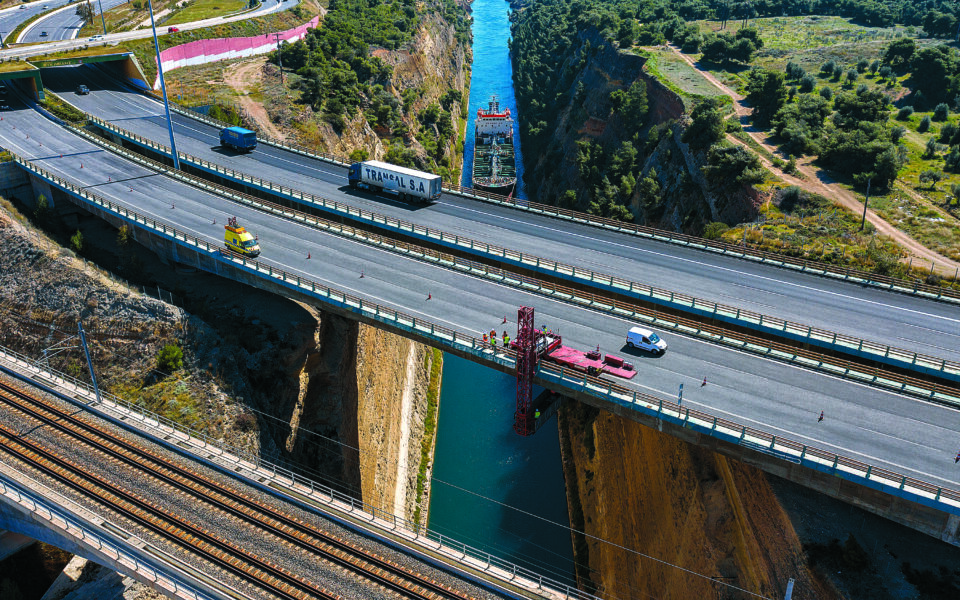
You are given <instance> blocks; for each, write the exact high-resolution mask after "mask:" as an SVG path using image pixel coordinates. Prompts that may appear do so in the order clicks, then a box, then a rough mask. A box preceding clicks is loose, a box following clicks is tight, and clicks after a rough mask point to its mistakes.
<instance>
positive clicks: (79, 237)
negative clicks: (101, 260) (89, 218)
mask: <svg viewBox="0 0 960 600" xmlns="http://www.w3.org/2000/svg"><path fill="white" fill-rule="evenodd" d="M70 247H71V248H73V251H74V252H80V251H81V250H83V234H82V233H80V230H79V229H78V230H76V231H75V232H74V234H73V235H71V236H70Z"/></svg>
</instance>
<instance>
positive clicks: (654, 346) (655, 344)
mask: <svg viewBox="0 0 960 600" xmlns="http://www.w3.org/2000/svg"><path fill="white" fill-rule="evenodd" d="M627 346H630V347H631V348H637V349H639V350H646V351H647V352H650V353H651V354H653V355H654V356H659V355H661V354H663V353H664V352H665V351H666V349H667V342H665V341H664V340H663V338H661V337H660V336H659V335H657V334H656V333H654V332H653V331H651V330H649V329H646V328H644V327H631V328H630V331H628V332H627Z"/></svg>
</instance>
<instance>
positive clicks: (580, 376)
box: [11, 153, 960, 555]
mask: <svg viewBox="0 0 960 600" xmlns="http://www.w3.org/2000/svg"><path fill="white" fill-rule="evenodd" d="M11 154H12V156H13V158H14V160H16V162H17V163H18V164H19V165H21V166H22V167H23V168H24V169H27V170H28V171H31V172H33V173H35V174H37V175H38V176H40V177H43V178H45V179H47V180H48V181H50V182H52V183H54V184H56V185H57V186H58V187H60V188H61V189H63V190H64V191H67V192H68V193H71V194H73V195H75V196H77V197H79V198H82V199H84V200H86V201H87V202H90V203H91V204H93V205H94V206H96V207H98V208H101V209H104V210H108V211H110V212H112V213H113V214H114V215H116V216H118V217H120V218H121V219H123V220H125V221H129V222H132V223H134V224H136V225H138V226H140V227H145V228H147V229H150V230H152V231H154V232H155V233H157V234H161V235H163V236H164V237H167V238H170V239H171V240H172V241H174V242H175V243H177V244H181V245H184V246H186V247H189V248H191V249H193V250H194V251H197V252H203V253H206V254H207V255H208V256H209V257H211V258H213V259H214V260H215V261H216V262H217V263H222V264H230V265H232V266H233V267H234V268H238V269H240V270H243V271H246V272H248V273H251V274H254V275H256V276H258V277H261V278H266V279H268V280H270V281H272V282H274V283H277V284H280V285H282V286H284V287H287V288H290V289H293V290H296V291H298V292H300V293H303V294H306V295H310V296H311V297H313V298H314V299H316V300H320V301H322V302H325V303H327V304H330V305H331V306H334V307H337V308H339V309H341V310H346V311H350V312H354V313H358V314H362V315H364V316H366V317H367V318H370V319H372V320H376V321H380V322H383V323H384V324H389V325H390V326H392V327H394V328H395V329H399V330H403V331H407V332H409V333H410V334H411V335H417V336H419V337H420V338H422V339H424V340H426V341H427V343H428V344H430V345H433V346H434V347H437V348H441V349H449V350H453V351H457V352H462V353H465V354H470V355H473V356H474V357H475V359H477V360H478V361H479V362H485V363H488V364H489V363H494V364H499V365H503V366H505V367H507V368H513V369H515V365H516V355H515V353H514V352H512V351H510V350H508V349H504V348H502V347H498V348H490V346H489V345H488V344H484V343H483V342H482V341H481V340H479V339H477V338H475V337H473V336H471V335H468V334H464V333H461V332H459V331H456V330H454V329H451V328H448V327H444V326H442V325H436V324H434V323H433V322H431V321H429V320H426V319H422V318H418V317H414V316H412V315H407V314H405V313H402V312H400V311H397V310H394V309H392V308H389V307H384V306H381V305H379V304H376V303H374V302H370V301H368V300H364V299H363V298H360V297H358V296H353V295H351V294H347V293H345V292H342V291H339V290H336V289H334V288H330V287H328V286H325V285H323V284H318V283H317V282H315V281H313V280H311V279H309V278H305V277H301V276H299V275H295V274H292V273H288V272H286V271H284V270H282V269H277V268H274V267H272V266H271V265H266V264H262V263H260V262H259V261H256V260H252V259H248V258H245V257H242V256H237V255H228V254H227V253H226V252H225V251H223V250H221V249H220V248H219V247H215V246H213V245H211V244H210V243H208V242H205V241H203V240H200V239H198V238H195V237H193V236H190V235H188V234H186V233H185V232H181V231H179V230H177V229H176V228H174V227H171V226H168V225H166V224H165V223H162V222H158V221H156V220H155V219H152V218H148V217H146V216H143V215H140V214H139V213H136V212H135V211H131V210H129V209H126V208H124V207H122V206H119V205H117V204H115V203H113V202H110V201H109V200H106V199H105V198H102V197H100V196H98V195H97V194H94V193H92V192H90V191H89V190H86V189H83V188H80V187H79V186H77V185H75V184H73V183H71V182H69V181H66V180H64V179H62V178H60V177H58V176H56V175H53V174H51V173H48V172H46V171H45V170H43V169H41V168H40V167H38V166H36V165H34V164H33V163H31V162H30V161H28V160H26V159H24V158H22V157H20V156H18V155H16V154H13V153H11ZM537 378H538V380H539V382H540V383H542V384H549V383H553V384H557V385H562V386H563V387H566V388H568V389H570V390H576V391H578V392H581V393H584V394H588V395H591V396H593V397H595V398H597V399H599V400H603V401H607V402H612V403H614V404H618V405H621V406H624V407H627V408H629V409H632V410H636V411H639V412H641V413H644V414H646V415H648V416H651V417H654V418H657V419H661V420H664V421H668V422H671V423H673V424H675V425H679V426H682V427H689V428H693V429H696V430H698V431H701V432H703V433H706V434H708V435H711V436H714V437H717V438H719V439H724V440H727V441H732V442H734V443H737V444H740V443H741V442H746V443H749V444H753V445H756V444H760V445H762V446H764V447H766V448H767V449H768V450H769V451H770V452H772V453H776V452H783V453H786V454H788V455H791V456H795V457H796V458H797V459H798V460H799V461H800V463H801V464H802V465H804V466H806V467H809V468H811V469H815V470H817V471H821V472H826V473H830V474H833V475H837V476H840V477H843V478H845V479H848V480H850V481H854V482H857V483H860V484H862V485H866V486H868V487H871V488H874V489H881V490H882V491H884V492H886V493H889V494H892V495H895V496H899V497H903V498H906V499H908V500H911V501H913V502H917V503H919V504H923V505H925V506H930V507H933V508H936V509H937V510H941V511H943V512H947V513H950V514H954V515H960V490H955V489H951V488H945V487H942V486H936V485H934V484H931V483H928V482H925V481H923V480H920V479H916V478H913V477H909V476H907V475H903V474H901V473H897V472H895V471H890V470H888V469H883V468H881V467H875V466H873V465H870V464H867V463H864V462H861V461H858V460H855V459H852V458H848V457H845V456H842V455H839V454H835V453H832V452H829V451H826V450H821V449H819V448H816V447H815V446H809V445H806V444H802V443H800V442H796V441H793V440H791V439H789V438H784V437H779V436H776V435H773V434H770V433H767V432H765V431H762V430H760V429H756V428H753V427H747V426H746V425H740V424H739V423H737V422H735V421H731V420H729V419H723V418H720V417H717V416H713V415H710V414H709V413H706V412H703V411H698V410H691V409H689V408H685V407H682V406H680V405H679V404H674V403H673V402H670V401H665V400H662V399H660V398H656V397H654V396H652V395H649V394H646V393H643V392H638V391H635V390H631V389H629V388H625V387H623V386H621V385H618V384H615V383H612V382H609V381H606V380H603V379H599V378H597V377H592V376H590V375H587V374H584V373H580V372H578V371H571V370H569V369H565V368H563V367H560V366H558V365H554V364H551V363H545V362H541V363H540V364H539V366H538V370H537ZM674 415H675V416H674ZM259 462H260V461H259V459H257V464H259ZM311 489H312V488H311ZM464 554H465V555H466V554H467V553H466V552H464ZM483 554H484V553H483V552H480V555H483Z"/></svg>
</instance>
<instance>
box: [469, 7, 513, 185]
mask: <svg viewBox="0 0 960 600" xmlns="http://www.w3.org/2000/svg"><path fill="white" fill-rule="evenodd" d="M470 7H471V9H472V10H473V72H472V74H471V79H470V103H469V105H468V106H469V116H468V117H467V134H466V138H465V139H464V144H463V175H462V177H461V180H460V185H463V186H467V187H472V183H471V174H472V173H473V145H474V144H473V124H474V121H476V119H477V109H478V108H487V103H488V102H490V99H491V97H492V96H497V98H498V99H499V101H500V106H501V108H509V109H510V114H511V115H512V116H513V143H514V148H513V150H514V154H515V156H516V160H517V189H516V191H515V192H514V194H513V195H514V196H515V197H517V198H526V197H527V193H526V188H525V187H524V185H523V153H522V152H521V150H520V122H519V120H518V119H517V99H516V97H515V96H514V95H513V75H512V74H513V65H512V63H511V62H510V47H509V46H508V45H507V42H508V41H509V39H510V4H508V3H507V0H474V1H473V3H472V4H471V5H470Z"/></svg>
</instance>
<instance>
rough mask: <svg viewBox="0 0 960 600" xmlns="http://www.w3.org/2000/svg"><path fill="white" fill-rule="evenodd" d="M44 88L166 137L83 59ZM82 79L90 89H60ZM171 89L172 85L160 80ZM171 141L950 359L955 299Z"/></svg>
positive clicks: (181, 127) (460, 228) (496, 237)
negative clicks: (383, 192) (368, 185)
mask: <svg viewBox="0 0 960 600" xmlns="http://www.w3.org/2000/svg"><path fill="white" fill-rule="evenodd" d="M52 71H53V73H52V75H54V76H52V77H48V78H45V81H46V80H47V79H49V80H50V84H49V85H48V88H49V89H51V90H52V91H54V92H58V93H63V94H65V95H66V97H67V99H68V100H69V101H70V102H73V103H74V104H76V105H77V106H79V107H80V108H81V109H83V110H86V111H88V112H90V113H91V114H95V115H97V116H100V117H101V118H104V119H106V120H109V121H111V122H113V123H115V124H117V125H119V126H121V127H123V128H125V129H128V130H130V131H133V132H134V133H137V134H139V135H142V136H144V137H147V138H150V139H154V140H156V141H159V142H160V143H164V144H167V145H169V137H168V134H167V129H166V125H165V121H164V120H163V117H162V113H163V111H162V105H160V104H159V103H157V102H155V101H154V100H152V99H150V98H147V97H144V96H142V95H140V94H138V93H135V92H133V91H131V90H128V89H127V88H126V87H125V86H123V85H122V84H120V83H118V82H116V81H115V80H113V79H112V78H110V77H109V76H107V75H106V74H104V73H103V72H102V71H100V70H98V69H95V68H91V67H80V68H76V67H63V68H57V69H53V70H52ZM81 82H83V83H86V84H87V85H89V86H90V87H91V90H92V93H91V94H90V96H87V97H79V96H75V95H73V94H72V93H71V92H72V90H73V89H74V88H75V87H76V84H77V83H81ZM171 93H173V94H176V88H175V87H174V88H172V89H171ZM174 118H175V131H176V134H177V140H178V141H177V145H178V148H179V150H180V151H182V152H186V153H188V154H192V155H194V156H199V157H201V158H204V159H206V160H210V161H214V162H216V163H218V164H222V165H225V166H228V167H230V168H233V169H236V170H238V171H242V172H245V173H249V174H252V175H255V176H258V177H264V178H266V179H270V180H271V181H274V182H276V183H279V184H282V185H286V186H290V187H293V188H297V189H302V190H305V191H308V192H311V193H314V194H318V195H322V196H325V197H328V198H333V199H336V200H338V201H341V202H347V203H350V204H352V205H355V206H359V207H361V208H364V209H367V210H371V211H375V212H378V213H381V214H387V215H389V216H392V217H396V218H400V219H405V220H408V221H412V222H415V223H417V224H420V225H425V226H429V227H434V228H436V229H441V230H444V231H447V232H450V233H455V234H459V235H464V236H468V237H472V238H474V239H478V240H480V241H483V242H488V243H491V244H496V245H499V246H504V247H508V248H511V249H514V250H520V251H523V252H529V253H532V254H536V255H539V256H542V257H545V258H550V259H556V260H560V261H562V262H567V263H570V264H576V265H577V266H580V267H585V268H591V269H593V270H595V271H597V272H601V273H606V274H612V275H617V276H620V277H624V278H628V279H632V280H634V281H638V282H641V283H646V284H650V285H654V286H658V287H661V288H666V289H671V290H674V291H677V292H682V293H687V294H691V295H694V296H697V297H699V298H703V299H706V300H711V301H715V302H720V303H723V304H728V305H734V306H738V307H740V308H744V309H747V310H753V311H756V312H760V313H763V314H766V315H770V316H775V317H779V318H782V319H788V320H791V321H795V322H799V323H805V324H809V325H813V326H816V327H821V328H824V329H828V330H832V331H836V332H839V333H844V334H847V335H852V336H856V337H861V338H864V339H868V340H872V341H876V342H880V343H884V344H887V345H891V346H896V347H901V348H906V349H909V350H912V351H916V352H921V353H924V354H930V355H934V356H939V357H942V358H947V359H951V360H960V310H958V309H957V308H956V307H955V306H950V305H945V304H942V303H937V302H932V301H928V300H924V299H920V298H913V297H909V296H905V295H900V294H893V293H888V292H884V291H882V290H877V289H872V288H864V287H861V286H857V285H852V284H847V283H844V282H837V281H833V280H828V279H824V278H819V277H815V276H811V275H804V274H798V273H795V272H793V271H786V270H783V269H778V268H776V267H772V266H768V265H757V264H754V263H752V262H748V261H742V260H737V259H735V258H731V257H724V256H716V255H713V254H709V253H704V252H698V251H696V250H693V249H687V248H682V247H677V246H672V245H669V244H664V243H659V242H655V241H650V240H643V239H639V238H635V237H631V236H627V235H624V234H618V233H616V232H607V231H602V230H598V229H596V228H592V227H588V226H583V225H577V224H569V223H565V222H562V221H558V220H556V219H549V218H546V217H539V216H537V215H530V214H525V213H521V212H518V211H515V210H510V209H507V208H501V207H497V206H492V205H489V204H485V203H482V202H478V201H473V200H470V199H465V198H461V197H459V196H454V195H449V194H445V195H444V196H443V197H442V198H441V200H440V202H438V203H436V204H433V205H430V206H411V205H406V204H402V203H398V202H394V201H392V200H391V199H388V198H385V197H377V196H373V195H370V194H367V193H365V192H355V191H352V190H349V189H348V188H346V187H345V184H346V173H345V170H344V169H342V168H339V167H337V166H335V165H330V164H326V163H323V162H320V161H316V160H312V159H309V158H306V157H302V156H299V155H297V154H295V153H292V152H287V151H284V150H280V149H277V148H273V147H271V146H267V145H265V144H261V145H260V146H259V147H258V148H257V150H256V151H255V152H253V153H251V154H249V155H243V154H241V155H238V154H234V153H232V152H228V151H225V150H223V149H221V148H219V141H218V131H217V130H216V129H215V128H214V127H210V126H207V125H204V124H202V123H199V122H197V121H195V120H193V119H189V118H187V117H183V116H175V117H174Z"/></svg>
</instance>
